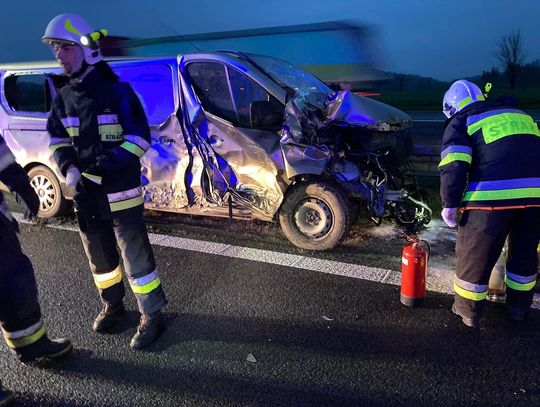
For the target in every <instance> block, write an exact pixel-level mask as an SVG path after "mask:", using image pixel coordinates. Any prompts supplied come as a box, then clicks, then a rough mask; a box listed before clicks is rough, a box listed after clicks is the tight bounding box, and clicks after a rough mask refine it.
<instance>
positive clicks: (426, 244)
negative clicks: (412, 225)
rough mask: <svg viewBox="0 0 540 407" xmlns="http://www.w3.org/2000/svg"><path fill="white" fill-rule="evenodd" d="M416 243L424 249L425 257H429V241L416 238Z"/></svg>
mask: <svg viewBox="0 0 540 407" xmlns="http://www.w3.org/2000/svg"><path fill="white" fill-rule="evenodd" d="M416 244H417V245H418V246H420V247H421V248H422V249H424V250H425V251H426V253H427V257H428V259H429V256H430V254H431V245H430V244H429V242H428V241H427V240H423V239H418V241H417V242H416Z"/></svg>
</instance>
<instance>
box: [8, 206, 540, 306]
mask: <svg viewBox="0 0 540 407" xmlns="http://www.w3.org/2000/svg"><path fill="white" fill-rule="evenodd" d="M13 216H14V217H15V218H16V219H17V221H18V222H21V223H27V224H31V222H29V221H27V220H24V219H23V215H22V214H20V213H14V214H13ZM46 226H47V227H50V228H53V229H62V230H70V231H75V232H77V231H78V228H77V227H74V226H66V225H46ZM148 235H149V238H150V242H151V243H152V244H153V245H155V246H162V247H171V248H175V249H180V250H188V251H193V252H199V253H206V254H214V255H217V256H225V257H231V258H237V259H244V260H251V261H258V262H263V263H268V264H276V265H280V266H286V267H292V268H297V269H301V270H311V271H317V272H320V273H327V274H334V275H338V276H344V277H352V278H359V279H362V280H368V281H374V282H378V283H383V284H390V285H401V272H400V271H399V270H388V269H382V268H378V267H369V266H363V265H361V264H352V263H343V262H339V261H333V260H324V259H318V258H315V257H308V256H300V255H296V254H288V253H281V252H273V251H270V250H261V249H254V248H250V247H243V246H234V245H230V244H225V243H214V242H207V241H204V240H195V239H188V238H184V237H176V236H168V235H162V234H157V233H149V234H148ZM396 263H397V264H401V263H399V262H396ZM450 274H453V273H452V271H451V270H446V269H443V268H440V267H437V266H436V265H433V264H432V265H430V266H429V267H428V277H427V279H426V286H427V289H428V290H429V291H433V292H438V293H443V294H453V293H454V291H453V288H452V284H451V278H441V276H445V275H446V276H448V275H450ZM532 307H533V308H536V309H540V295H539V294H535V296H534V301H533V305H532Z"/></svg>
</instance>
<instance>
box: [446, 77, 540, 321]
mask: <svg viewBox="0 0 540 407" xmlns="http://www.w3.org/2000/svg"><path fill="white" fill-rule="evenodd" d="M486 91H488V87H487V86H486ZM443 113H444V114H445V115H446V117H447V118H448V120H447V121H446V123H445V130H444V134H443V141H442V148H441V162H440V164H439V168H440V170H441V199H442V206H443V210H442V217H443V220H444V221H445V222H446V224H447V225H448V226H450V227H455V226H456V224H457V223H458V222H457V212H458V209H459V208H461V209H462V211H463V212H462V215H461V219H460V220H459V228H458V238H457V243H456V254H457V260H458V264H457V272H456V278H455V281H454V289H455V293H456V294H455V299H454V304H453V306H452V311H453V312H454V313H455V314H457V315H458V316H460V317H461V318H462V321H463V323H464V324H465V325H467V326H469V327H472V328H477V327H478V324H479V320H480V318H481V317H482V314H483V312H484V308H485V303H486V297H487V293H488V281H489V277H490V272H491V270H492V268H493V266H494V265H495V263H496V261H497V258H498V257H499V255H500V253H501V250H502V248H503V246H504V242H505V240H506V238H507V237H508V260H507V262H506V276H505V283H506V295H507V296H506V303H507V305H508V307H509V317H510V319H511V320H514V321H521V320H523V319H524V318H525V316H526V314H527V313H528V311H529V308H530V306H531V304H532V300H533V288H534V285H535V282H536V270H537V263H538V258H537V255H536V248H537V245H538V241H539V239H540V165H538V157H540V133H539V130H538V126H537V125H536V123H535V122H534V120H533V119H532V118H531V117H530V116H529V115H527V114H525V113H524V112H523V111H521V110H519V109H517V108H516V107H515V106H512V105H506V104H502V103H497V102H493V103H491V102H488V101H486V100H485V95H484V94H483V93H482V91H481V90H480V88H479V87H478V86H477V85H475V84H474V83H471V82H469V81H466V80H458V81H456V82H454V83H453V84H452V85H451V86H450V88H449V89H448V91H447V92H446V93H445V95H444V99H443Z"/></svg>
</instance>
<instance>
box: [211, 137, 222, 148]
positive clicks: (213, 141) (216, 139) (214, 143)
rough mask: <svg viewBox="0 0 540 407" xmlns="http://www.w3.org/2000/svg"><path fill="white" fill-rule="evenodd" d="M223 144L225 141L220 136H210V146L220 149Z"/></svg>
mask: <svg viewBox="0 0 540 407" xmlns="http://www.w3.org/2000/svg"><path fill="white" fill-rule="evenodd" d="M221 144H223V140H222V139H220V138H219V137H218V136H216V135H215V134H212V135H211V136H210V145H211V146H213V147H219V146H220V145H221Z"/></svg>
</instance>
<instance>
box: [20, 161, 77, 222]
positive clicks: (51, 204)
mask: <svg viewBox="0 0 540 407" xmlns="http://www.w3.org/2000/svg"><path fill="white" fill-rule="evenodd" d="M28 177H29V178H30V185H32V187H33V188H34V190H35V191H36V194H37V195H38V197H39V212H38V217H40V218H52V217H53V216H60V215H62V214H64V213H65V211H66V210H67V208H68V207H69V203H68V201H67V200H66V198H64V195H62V189H61V188H60V182H58V178H56V175H54V173H53V172H52V171H51V170H50V169H48V168H47V167H45V166H43V165H38V166H36V167H34V168H32V169H31V170H30V171H28Z"/></svg>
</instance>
